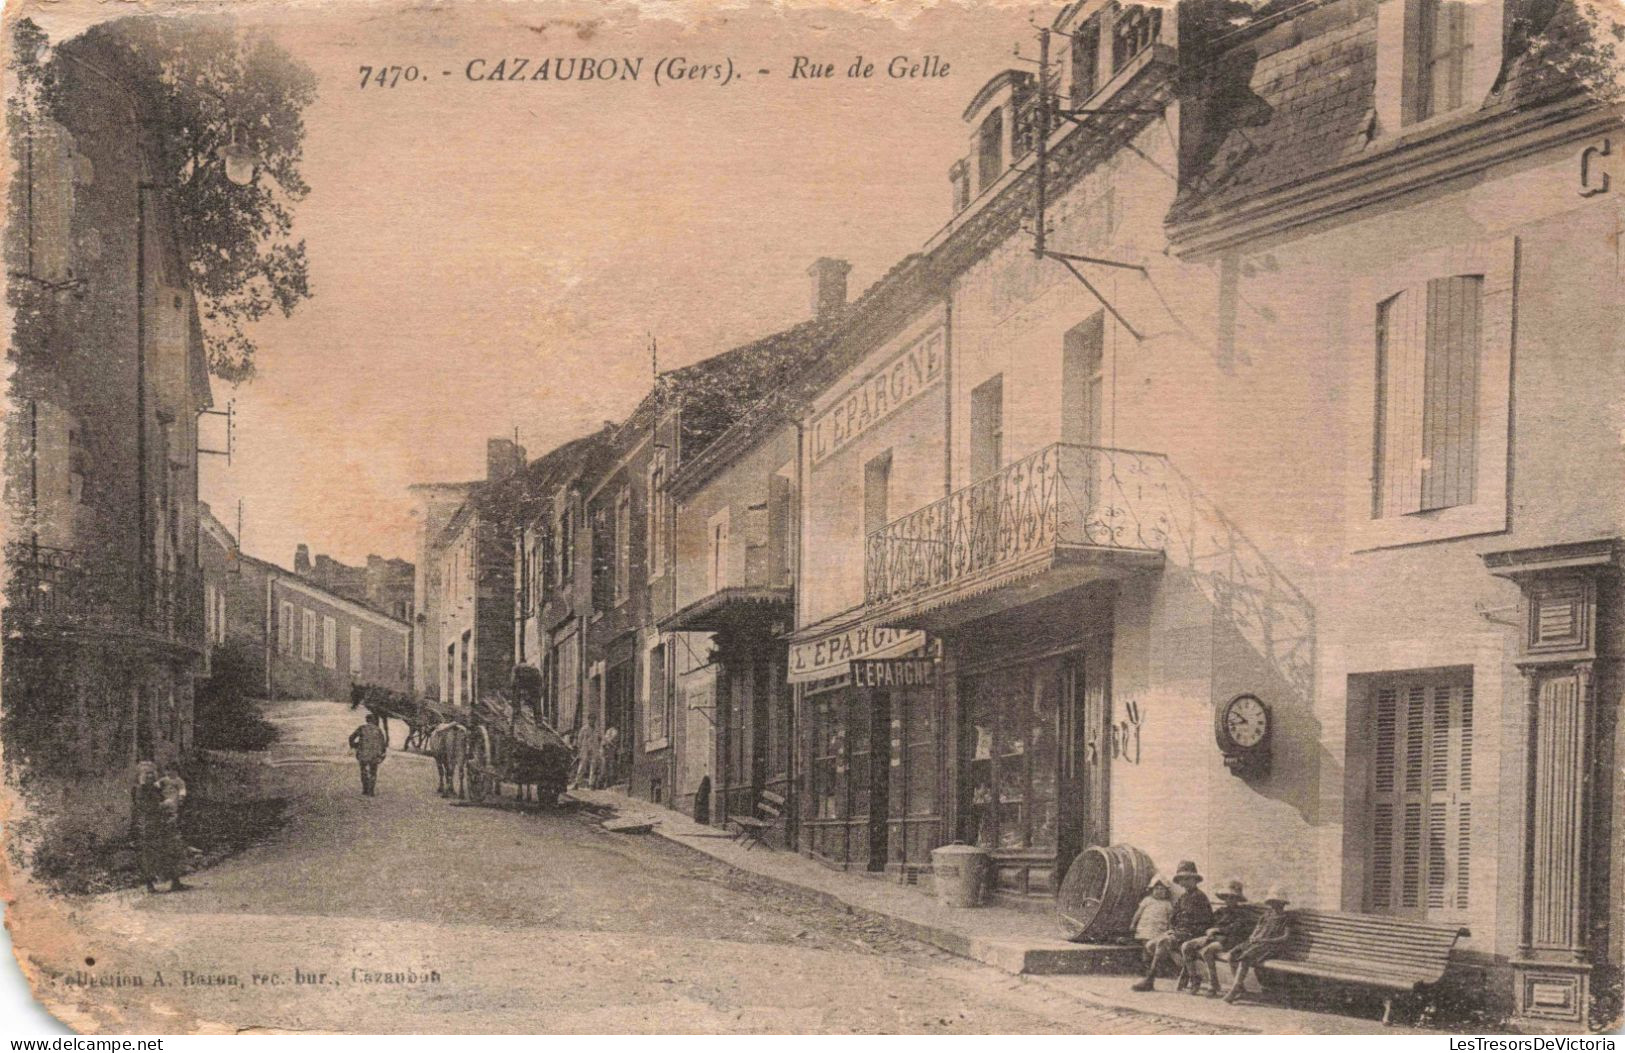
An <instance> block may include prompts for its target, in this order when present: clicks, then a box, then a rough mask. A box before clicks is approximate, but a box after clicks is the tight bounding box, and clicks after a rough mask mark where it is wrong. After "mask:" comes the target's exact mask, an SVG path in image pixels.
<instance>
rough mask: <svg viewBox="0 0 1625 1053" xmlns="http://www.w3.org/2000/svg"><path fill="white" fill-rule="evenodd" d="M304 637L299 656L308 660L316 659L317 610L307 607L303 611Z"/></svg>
mask: <svg viewBox="0 0 1625 1053" xmlns="http://www.w3.org/2000/svg"><path fill="white" fill-rule="evenodd" d="M302 614H303V616H304V617H303V619H302V621H303V628H304V638H303V639H302V640H301V641H300V646H299V657H300V658H301V659H303V660H304V661H307V662H314V661H316V612H315V611H313V610H311V609H310V608H308V607H306V608H304V609H303V611H302Z"/></svg>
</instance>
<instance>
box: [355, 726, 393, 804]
mask: <svg viewBox="0 0 1625 1053" xmlns="http://www.w3.org/2000/svg"><path fill="white" fill-rule="evenodd" d="M350 748H351V749H353V750H355V759H356V761H357V762H358V763H359V764H360V765H361V792H362V793H363V794H364V795H366V796H368V797H376V796H378V793H377V790H378V765H379V763H380V762H382V761H383V759H384V754H385V753H387V752H389V740H388V739H387V738H385V737H384V732H383V729H382V728H380V727H379V726H378V714H376V713H368V714H367V722H366V723H365V724H362V725H361V726H360V727H358V728H356V729H355V730H354V731H352V732H350Z"/></svg>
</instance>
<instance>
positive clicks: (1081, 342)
mask: <svg viewBox="0 0 1625 1053" xmlns="http://www.w3.org/2000/svg"><path fill="white" fill-rule="evenodd" d="M1104 363H1105V315H1104V313H1103V312H1101V311H1096V312H1095V313H1094V314H1093V315H1092V316H1091V317H1090V318H1089V320H1088V321H1086V322H1084V323H1083V324H1081V325H1077V326H1074V327H1073V328H1072V329H1071V330H1069V331H1068V332H1067V334H1066V336H1065V338H1064V339H1063V342H1062V348H1061V441H1062V442H1065V443H1070V444H1072V445H1074V446H1099V445H1100V444H1101V442H1100V439H1101V432H1102V428H1101V421H1102V413H1103V410H1104V408H1105V390H1106V385H1105V369H1104Z"/></svg>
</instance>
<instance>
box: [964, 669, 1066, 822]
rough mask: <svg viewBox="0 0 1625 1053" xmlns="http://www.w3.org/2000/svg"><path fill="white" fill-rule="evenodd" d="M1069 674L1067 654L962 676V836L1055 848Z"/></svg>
mask: <svg viewBox="0 0 1625 1053" xmlns="http://www.w3.org/2000/svg"><path fill="white" fill-rule="evenodd" d="M1073 675H1074V667H1073V666H1072V665H1071V663H1070V662H1069V661H1068V660H1067V659H1064V658H1054V659H1047V660H1045V661H1043V662H1039V663H1037V664H1035V665H1030V666H1018V667H1015V668H1013V669H1009V670H1000V671H999V672H996V673H990V674H986V675H982V676H976V677H970V678H967V680H966V685H965V687H966V695H967V697H968V700H969V710H968V713H969V724H968V726H967V728H966V730H965V740H964V751H965V756H966V759H967V760H968V762H969V763H968V765H967V767H968V769H969V772H970V781H971V794H970V808H969V813H968V816H967V826H968V829H967V831H966V833H967V835H968V836H969V837H970V838H971V839H973V840H974V841H975V843H976V844H978V845H981V846H982V847H984V848H1005V849H1038V850H1048V849H1053V848H1054V847H1055V845H1056V829H1057V827H1056V815H1057V812H1056V806H1057V804H1056V802H1057V788H1056V773H1057V769H1056V763H1055V758H1056V756H1057V751H1058V749H1059V743H1058V738H1057V729H1058V727H1059V724H1058V716H1057V714H1058V712H1059V706H1060V699H1061V695H1062V693H1063V691H1065V690H1066V689H1067V688H1068V686H1069V682H1070V680H1071V679H1072V677H1073Z"/></svg>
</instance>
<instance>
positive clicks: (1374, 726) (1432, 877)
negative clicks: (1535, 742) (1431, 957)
mask: <svg viewBox="0 0 1625 1053" xmlns="http://www.w3.org/2000/svg"><path fill="white" fill-rule="evenodd" d="M1370 726H1371V735H1372V740H1371V750H1372V753H1371V759H1372V764H1371V772H1372V786H1371V841H1370V845H1371V847H1370V860H1369V863H1370V865H1369V867H1368V868H1367V875H1368V877H1367V895H1366V903H1367V908H1368V909H1369V910H1372V911H1374V912H1377V913H1383V914H1409V915H1416V916H1421V917H1432V916H1440V917H1449V916H1453V915H1456V914H1459V913H1460V912H1462V911H1465V910H1466V909H1467V907H1468V903H1469V897H1470V892H1471V874H1472V867H1471V862H1472V814H1473V813H1472V782H1473V688H1472V684H1471V683H1470V682H1468V681H1467V680H1466V679H1465V678H1464V677H1461V678H1449V677H1440V676H1432V677H1428V676H1418V677H1414V678H1407V679H1406V680H1403V681H1398V682H1390V683H1385V684H1382V685H1381V686H1379V687H1378V688H1377V689H1376V692H1375V695H1374V698H1373V714H1372V720H1371V725H1370Z"/></svg>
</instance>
